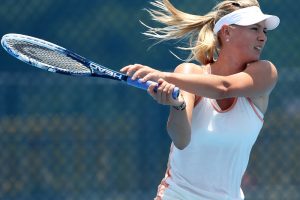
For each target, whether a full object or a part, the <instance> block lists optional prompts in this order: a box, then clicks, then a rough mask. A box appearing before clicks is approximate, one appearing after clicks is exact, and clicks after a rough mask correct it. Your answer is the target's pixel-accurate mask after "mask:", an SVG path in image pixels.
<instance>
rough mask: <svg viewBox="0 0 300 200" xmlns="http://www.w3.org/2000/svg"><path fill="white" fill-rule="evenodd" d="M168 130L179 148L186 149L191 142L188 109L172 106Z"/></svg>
mask: <svg viewBox="0 0 300 200" xmlns="http://www.w3.org/2000/svg"><path fill="white" fill-rule="evenodd" d="M167 131H168V134H169V136H170V138H171V139H172V141H173V143H174V145H175V146H176V147H177V148H178V149H184V148H185V147H186V146H187V145H188V144H189V142H190V139H191V125H190V122H189V120H188V117H187V113H186V111H178V110H175V109H174V108H171V111H170V116H169V119H168V125H167Z"/></svg>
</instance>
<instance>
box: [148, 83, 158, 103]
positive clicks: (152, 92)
mask: <svg viewBox="0 0 300 200" xmlns="http://www.w3.org/2000/svg"><path fill="white" fill-rule="evenodd" d="M156 87H157V85H156V84H151V85H150V86H149V87H148V90H147V92H148V93H149V94H150V95H151V96H152V97H153V99H155V100H156V95H157V94H156V92H155V91H154V89H155V88H156Z"/></svg>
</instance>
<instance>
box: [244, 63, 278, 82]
mask: <svg viewBox="0 0 300 200" xmlns="http://www.w3.org/2000/svg"><path fill="white" fill-rule="evenodd" d="M246 71H249V72H254V73H256V74H258V73H259V74H261V75H263V76H264V77H266V76H267V77H269V78H271V79H272V80H273V81H277V78H278V72H277V69H276V67H275V65H274V64H273V63H272V62H270V61H268V60H259V61H256V62H252V63H249V64H248V65H247V68H246Z"/></svg>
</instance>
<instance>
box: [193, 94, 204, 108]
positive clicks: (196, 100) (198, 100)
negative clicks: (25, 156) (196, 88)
mask: <svg viewBox="0 0 300 200" xmlns="http://www.w3.org/2000/svg"><path fill="white" fill-rule="evenodd" d="M202 99H203V97H200V96H197V95H195V103H194V108H195V107H196V106H197V105H198V104H199V103H200V101H201V100H202Z"/></svg>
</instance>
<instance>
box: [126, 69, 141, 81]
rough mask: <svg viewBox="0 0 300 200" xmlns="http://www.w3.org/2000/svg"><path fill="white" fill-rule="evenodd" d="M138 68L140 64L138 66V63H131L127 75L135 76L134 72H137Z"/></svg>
mask: <svg viewBox="0 0 300 200" xmlns="http://www.w3.org/2000/svg"><path fill="white" fill-rule="evenodd" d="M138 69H139V67H138V66H136V65H130V66H129V68H128V70H127V73H126V75H127V76H131V77H133V76H134V74H135V72H136V71H137V70H138ZM132 79H133V78H132ZM133 80H134V79H133Z"/></svg>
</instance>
